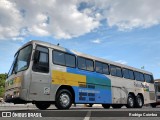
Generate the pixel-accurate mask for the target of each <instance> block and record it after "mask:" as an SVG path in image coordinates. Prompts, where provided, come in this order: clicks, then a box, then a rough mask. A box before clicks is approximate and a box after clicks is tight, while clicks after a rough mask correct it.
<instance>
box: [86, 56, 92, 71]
mask: <svg viewBox="0 0 160 120" xmlns="http://www.w3.org/2000/svg"><path fill="white" fill-rule="evenodd" d="M86 67H87V69H86V70H89V71H93V70H94V69H93V68H94V66H93V61H92V60H88V59H86Z"/></svg>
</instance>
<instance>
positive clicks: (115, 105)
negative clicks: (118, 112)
mask: <svg viewBox="0 0 160 120" xmlns="http://www.w3.org/2000/svg"><path fill="white" fill-rule="evenodd" d="M122 106H123V105H121V104H113V105H112V108H121V107H122Z"/></svg>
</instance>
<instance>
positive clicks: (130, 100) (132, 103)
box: [128, 97, 134, 107]
mask: <svg viewBox="0 0 160 120" xmlns="http://www.w3.org/2000/svg"><path fill="white" fill-rule="evenodd" d="M128 101H129V104H130V106H131V107H133V105H134V100H133V98H131V97H129V100H128Z"/></svg>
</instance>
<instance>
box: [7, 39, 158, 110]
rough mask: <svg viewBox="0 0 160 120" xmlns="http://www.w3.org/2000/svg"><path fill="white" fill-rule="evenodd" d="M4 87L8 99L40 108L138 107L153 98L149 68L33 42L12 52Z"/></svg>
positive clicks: (152, 84)
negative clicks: (81, 106)
mask: <svg viewBox="0 0 160 120" xmlns="http://www.w3.org/2000/svg"><path fill="white" fill-rule="evenodd" d="M5 87H6V88H5V101H6V102H12V103H15V104H25V103H29V102H30V103H33V104H35V105H36V106H37V108H39V109H42V110H44V109H47V108H48V107H49V106H50V105H51V104H54V105H55V106H56V107H57V108H58V109H69V108H70V107H71V105H72V104H73V103H74V104H102V106H103V107H104V108H110V107H113V108H121V107H122V106H123V105H125V106H126V107H127V108H141V107H142V106H143V105H144V104H149V103H154V102H155V88H154V80H153V75H152V73H151V72H147V71H144V70H141V69H137V68H134V67H130V66H127V65H123V64H119V63H116V62H113V61H109V60H105V59H102V58H98V57H94V56H91V55H87V54H83V53H80V52H77V51H73V50H69V49H66V48H63V47H60V46H57V45H53V44H50V43H46V42H42V41H35V40H33V41H30V42H28V43H26V44H25V45H23V46H22V47H21V48H20V49H19V50H18V51H17V52H16V53H15V56H14V60H13V64H12V66H11V68H10V70H9V72H8V78H7V80H6V82H5Z"/></svg>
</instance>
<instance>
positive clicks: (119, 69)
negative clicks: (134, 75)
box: [116, 67, 122, 77]
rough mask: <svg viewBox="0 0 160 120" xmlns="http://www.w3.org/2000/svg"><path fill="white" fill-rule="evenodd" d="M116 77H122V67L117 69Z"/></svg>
mask: <svg viewBox="0 0 160 120" xmlns="http://www.w3.org/2000/svg"><path fill="white" fill-rule="evenodd" d="M116 76H118V77H122V70H121V68H120V67H116Z"/></svg>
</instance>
